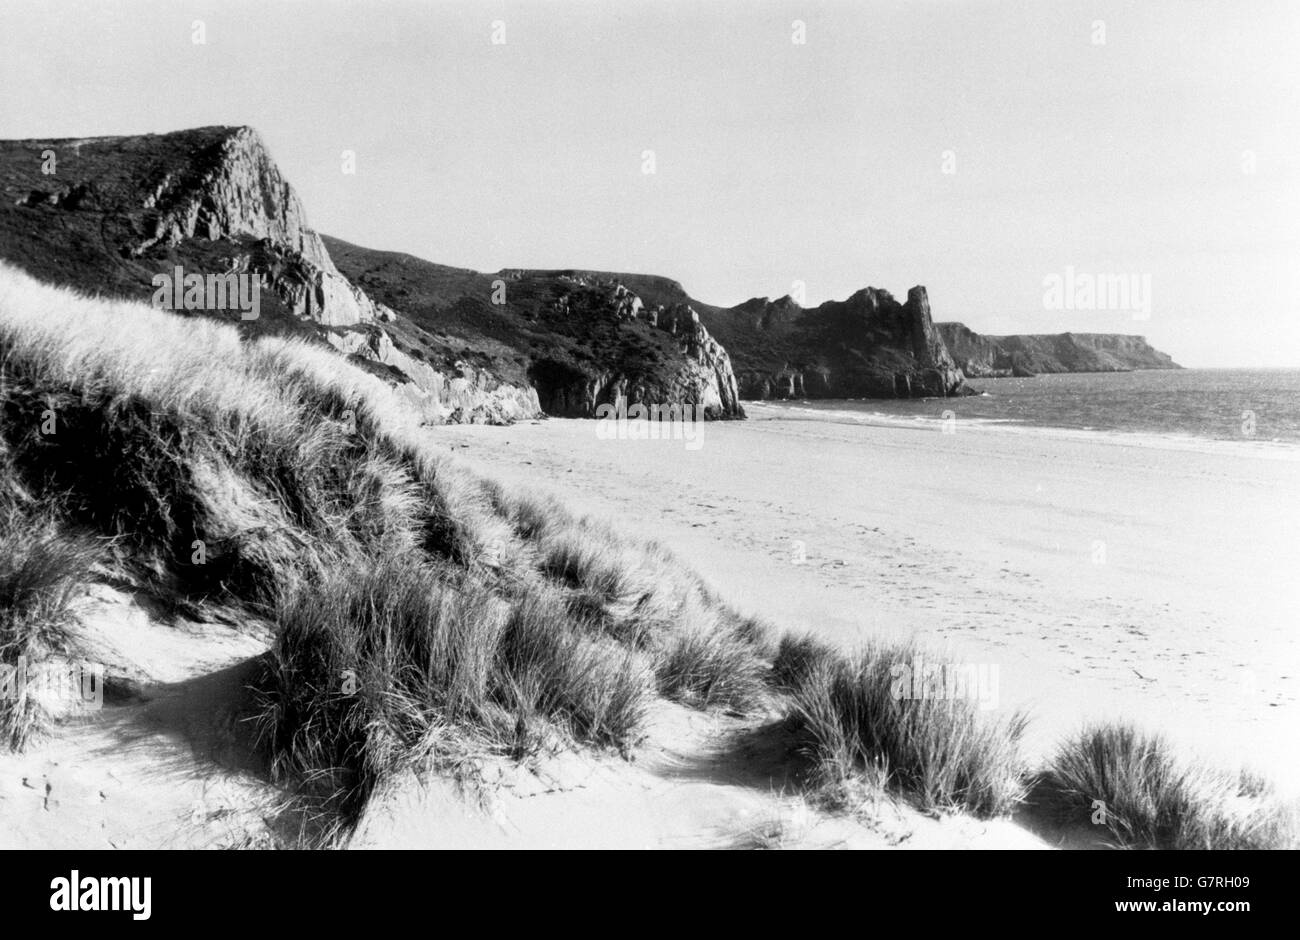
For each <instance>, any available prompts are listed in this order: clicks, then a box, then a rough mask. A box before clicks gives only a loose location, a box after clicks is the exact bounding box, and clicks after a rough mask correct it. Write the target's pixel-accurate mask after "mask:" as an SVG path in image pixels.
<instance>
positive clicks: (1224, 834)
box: [1043, 724, 1300, 849]
mask: <svg viewBox="0 0 1300 940" xmlns="http://www.w3.org/2000/svg"><path fill="white" fill-rule="evenodd" d="M1043 784H1044V788H1045V790H1046V792H1047V794H1048V796H1049V798H1050V799H1052V800H1053V801H1054V802H1055V803H1056V805H1057V808H1058V809H1059V810H1060V812H1061V813H1062V814H1063V815H1064V816H1065V817H1067V818H1074V819H1078V820H1087V821H1090V822H1091V821H1093V820H1097V821H1098V824H1100V825H1104V826H1105V827H1106V828H1107V829H1108V830H1109V831H1110V832H1111V834H1112V835H1114V837H1115V839H1116V841H1117V842H1118V843H1119V844H1120V845H1123V846H1126V847H1137V848H1167V849H1268V848H1296V847H1297V846H1300V826H1298V825H1297V822H1298V820H1297V815H1296V808H1295V807H1293V806H1288V805H1286V804H1285V803H1284V802H1282V801H1280V800H1278V799H1277V798H1276V796H1275V795H1274V793H1273V789H1272V787H1271V786H1270V785H1269V784H1268V783H1267V782H1266V781H1263V780H1261V779H1260V778H1258V777H1256V776H1254V775H1252V774H1247V773H1238V774H1233V773H1228V772H1227V771H1223V770H1220V769H1217V768H1214V767H1210V766H1207V765H1204V764H1199V763H1189V762H1186V761H1183V760H1180V759H1179V758H1178V757H1177V756H1176V754H1175V752H1174V749H1173V748H1172V746H1171V745H1170V744H1169V742H1168V740H1167V739H1165V738H1164V737H1162V736H1160V735H1155V734H1147V733H1145V732H1143V731H1141V730H1139V729H1137V728H1135V727H1133V726H1132V725H1128V724H1106V725H1095V726H1092V727H1089V728H1086V729H1084V730H1083V731H1082V732H1080V733H1079V734H1078V735H1076V736H1075V737H1073V738H1071V739H1070V740H1068V741H1067V742H1066V743H1065V744H1063V745H1062V746H1061V748H1060V749H1059V751H1058V752H1057V754H1056V756H1055V758H1054V759H1053V760H1052V762H1051V764H1050V765H1049V767H1048V770H1047V773H1046V775H1045V778H1044V781H1043Z"/></svg>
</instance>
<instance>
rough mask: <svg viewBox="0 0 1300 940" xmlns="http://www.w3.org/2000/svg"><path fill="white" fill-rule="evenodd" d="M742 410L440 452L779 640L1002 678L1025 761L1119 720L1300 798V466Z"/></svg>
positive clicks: (1233, 455)
mask: <svg viewBox="0 0 1300 940" xmlns="http://www.w3.org/2000/svg"><path fill="white" fill-rule="evenodd" d="M747 408H748V409H749V413H750V416H751V417H750V420H748V421H745V422H728V423H716V424H708V425H706V426H704V427H703V430H702V436H701V437H700V438H699V439H698V440H697V441H695V442H688V441H684V440H680V439H679V440H671V439H670V440H663V439H660V440H629V439H601V437H600V436H599V435H598V433H597V424H596V422H592V421H578V420H562V419H550V420H546V421H544V422H536V423H529V424H520V425H516V426H513V427H509V428H499V427H469V426H449V427H440V428H437V429H436V430H432V431H431V432H430V433H431V434H434V435H436V437H437V439H438V440H439V441H440V442H443V443H445V444H446V445H447V446H448V447H450V448H452V449H453V450H454V452H455V454H456V455H457V457H458V458H460V459H462V460H464V461H465V462H467V463H468V464H470V465H472V466H474V467H475V468H476V469H478V470H480V471H481V472H483V473H484V474H485V475H487V476H490V477H494V478H496V479H498V480H501V481H502V482H503V483H506V484H508V485H511V486H522V487H528V488H531V489H535V490H539V491H543V492H549V493H551V494H553V495H555V496H557V497H559V498H560V499H562V500H564V501H565V502H566V503H567V504H569V505H570V506H572V507H573V508H575V509H578V510H580V511H584V512H588V513H591V514H593V515H597V516H601V517H605V518H608V519H610V520H611V521H613V522H614V523H615V524H616V525H617V526H618V527H619V529H620V530H622V531H625V532H635V533H638V534H642V535H644V536H647V537H652V538H657V539H659V540H661V541H663V542H664V543H665V544H667V545H668V546H670V547H671V548H672V549H673V550H674V551H676V552H677V553H678V554H679V555H680V556H681V557H683V558H684V559H685V560H687V561H688V562H690V563H691V564H693V565H694V566H695V567H696V568H697V569H698V570H699V571H701V572H702V573H703V574H704V575H705V576H706V578H707V579H708V580H709V582H710V583H711V584H712V585H713V586H714V587H715V589H717V590H718V591H719V592H721V593H722V594H723V595H724V596H725V597H726V598H727V599H728V600H730V601H731V602H732V603H734V604H736V605H737V606H738V607H739V608H741V609H742V610H746V611H749V612H753V613H756V614H759V615H761V616H763V617H765V618H767V619H769V620H770V621H771V622H773V623H774V624H776V625H777V626H779V627H780V628H782V629H793V630H804V631H810V632H812V633H815V634H817V635H818V636H821V637H824V638H827V639H831V640H833V641H836V642H839V643H843V644H853V643H854V642H856V641H858V640H860V639H861V638H863V637H866V636H869V635H874V634H882V635H883V634H889V635H915V636H918V637H921V638H923V639H924V640H926V641H927V642H928V643H930V644H933V645H934V647H935V648H936V649H939V650H946V651H948V652H949V653H950V654H951V655H952V656H953V657H954V658H956V659H957V660H958V661H960V662H962V663H965V664H972V665H980V666H983V667H986V674H990V675H991V674H992V673H991V672H990V671H989V670H990V668H991V667H996V670H997V671H996V677H997V682H996V685H995V687H994V691H995V693H996V694H995V697H994V698H992V699H991V700H990V699H987V698H986V699H984V700H982V703H983V704H985V705H986V706H995V707H997V708H1000V709H1007V708H1020V707H1023V708H1026V709H1028V710H1029V711H1030V713H1031V714H1032V717H1033V723H1032V725H1031V728H1030V734H1029V742H1028V743H1029V748H1030V750H1031V754H1032V755H1034V756H1041V755H1043V754H1045V753H1046V752H1047V751H1048V750H1049V749H1050V748H1051V747H1053V746H1054V744H1055V742H1057V741H1058V740H1059V739H1060V738H1061V737H1062V736H1063V735H1065V734H1068V733H1069V732H1070V731H1072V730H1074V729H1077V728H1078V727H1080V726H1081V724H1082V723H1083V722H1085V721H1088V720H1092V719H1105V718H1128V719H1131V720H1134V721H1136V722H1137V723H1139V724H1141V725H1143V726H1146V727H1148V728H1151V729H1154V730H1161V731H1164V732H1165V733H1167V734H1168V735H1169V736H1170V737H1171V738H1173V739H1174V740H1175V741H1176V742H1178V743H1179V744H1180V745H1181V746H1182V747H1183V748H1184V749H1186V750H1188V752H1189V753H1199V754H1203V755H1205V756H1207V757H1211V758H1213V759H1214V760H1215V761H1216V762H1217V763H1227V764H1230V765H1246V766H1249V767H1252V768H1255V769H1258V770H1260V771H1263V772H1265V773H1267V774H1269V775H1270V776H1272V777H1273V778H1274V779H1275V780H1276V782H1277V784H1278V785H1279V787H1280V788H1281V789H1283V790H1284V791H1287V792H1294V791H1296V790H1297V789H1300V787H1298V786H1297V782H1298V781H1300V749H1298V748H1297V741H1298V740H1300V734H1298V733H1297V732H1300V703H1298V701H1297V697H1298V693H1300V637H1298V636H1297V633H1296V630H1295V620H1296V618H1295V614H1296V598H1295V591H1294V587H1293V579H1294V576H1295V572H1296V571H1297V570H1298V567H1300V565H1298V563H1300V543H1297V541H1296V539H1295V537H1294V532H1293V526H1294V524H1295V522H1296V520H1297V519H1300V450H1298V449H1292V448H1288V447H1277V446H1273V447H1267V446H1263V445H1252V444H1248V443H1247V444H1242V445H1240V446H1235V445H1231V444H1223V443H1216V442H1206V443H1204V444H1201V443H1196V442H1188V441H1173V440H1160V439H1154V438H1147V437H1138V436H1135V435H1101V434H1088V433H1067V432H1055V431H1051V430H1037V429H1024V428H1016V429H1012V428H1008V427H1003V426H996V425H978V424H976V423H974V422H966V423H964V424H962V425H961V426H959V427H957V428H955V429H954V433H943V431H942V428H941V425H940V424H939V423H930V422H926V423H917V422H912V423H911V424H902V423H899V424H894V425H890V424H888V423H885V424H876V423H870V422H862V421H847V422H844V423H838V422H835V421H828V420H810V419H809V416H807V415H804V414H801V413H800V412H798V411H797V410H791V409H789V408H786V407H783V406H779V405H748V406H747ZM688 444H689V446H688Z"/></svg>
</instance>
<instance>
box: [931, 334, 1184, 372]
mask: <svg viewBox="0 0 1300 940" xmlns="http://www.w3.org/2000/svg"><path fill="white" fill-rule="evenodd" d="M938 330H939V333H940V335H942V337H943V339H944V342H945V343H946V344H947V346H948V349H949V351H950V352H951V353H952V356H953V358H954V359H955V360H956V362H957V364H958V365H959V366H960V367H961V368H962V371H964V372H965V373H966V375H967V376H969V377H971V378H977V377H978V378H988V377H997V376H1009V375H1017V376H1029V375H1036V374H1038V373H1042V372H1046V373H1052V372H1131V371H1133V370H1135V369H1178V368H1181V367H1180V366H1179V365H1178V364H1177V363H1176V362H1174V360H1173V359H1172V358H1170V357H1169V356H1168V355H1167V354H1165V353H1163V352H1161V351H1160V350H1158V349H1155V348H1153V347H1152V346H1151V345H1150V344H1149V343H1148V342H1147V341H1146V338H1145V337H1142V336H1133V335H1128V334H1123V333H1055V334H1033V333H1031V334H1019V335H1011V336H985V335H981V334H979V333H976V332H975V331H974V330H971V329H970V328H969V327H967V326H966V325H965V324H962V323H940V324H938Z"/></svg>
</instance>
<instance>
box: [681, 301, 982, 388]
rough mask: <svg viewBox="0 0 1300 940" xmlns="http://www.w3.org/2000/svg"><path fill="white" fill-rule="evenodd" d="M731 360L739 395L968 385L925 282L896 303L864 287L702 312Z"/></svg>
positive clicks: (754, 302) (963, 386)
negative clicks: (833, 297)
mask: <svg viewBox="0 0 1300 940" xmlns="http://www.w3.org/2000/svg"><path fill="white" fill-rule="evenodd" d="M701 315H702V317H704V320H705V323H706V324H707V325H708V326H709V328H710V329H711V330H712V331H713V333H714V335H716V336H717V337H718V339H719V340H720V341H721V342H722V343H723V344H724V345H725V346H726V347H727V349H728V350H730V352H731V354H732V357H733V358H734V360H735V363H736V374H737V379H738V383H739V389H740V395H741V398H746V399H751V398H752V399H766V398H920V397H943V396H949V395H960V394H964V393H966V392H967V391H968V390H967V389H966V387H965V383H964V376H963V375H962V372H961V369H960V368H959V367H958V365H957V363H956V362H954V361H953V358H952V357H951V356H950V355H949V354H948V349H947V347H946V346H945V344H944V341H943V337H942V336H941V335H940V334H939V332H938V331H937V330H936V329H935V326H934V323H933V321H932V319H931V315H930V301H929V298H928V296H927V295H926V291H925V288H924V287H913V288H912V289H911V290H909V291H908V293H907V300H906V301H905V302H903V303H899V302H898V301H897V300H896V299H895V298H894V297H893V295H892V294H890V293H889V292H888V291H886V290H880V289H877V288H874V287H867V288H864V289H862V290H860V291H858V292H857V293H855V294H853V295H852V296H851V297H849V298H848V299H846V300H842V301H828V302H826V303H824V304H821V305H820V306H818V307H814V308H809V309H805V308H802V307H800V306H799V305H798V304H797V303H795V301H794V300H793V299H791V298H790V297H782V298H780V299H779V300H775V301H773V300H768V299H767V298H755V299H753V300H748V301H746V302H744V303H742V304H739V305H737V306H735V307H730V308H709V310H708V312H707V313H702V314H701Z"/></svg>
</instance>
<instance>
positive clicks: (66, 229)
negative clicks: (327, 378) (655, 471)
mask: <svg viewBox="0 0 1300 940" xmlns="http://www.w3.org/2000/svg"><path fill="white" fill-rule="evenodd" d="M0 257H4V258H7V259H9V260H11V261H14V262H15V263H17V264H19V265H20V266H22V267H24V268H26V269H27V270H28V271H29V272H30V273H32V274H34V275H36V276H37V277H40V278H42V279H44V280H47V281H51V282H54V283H65V284H71V285H73V286H76V287H80V288H82V289H85V290H89V291H94V292H99V293H106V294H117V295H120V296H127V297H142V298H146V299H147V298H152V297H153V296H154V294H155V285H154V282H153V278H154V276H155V275H158V274H166V275H172V274H173V272H178V273H184V274H185V275H186V276H189V275H192V274H198V275H200V276H201V277H210V276H214V275H215V276H221V277H225V276H227V275H231V274H233V275H240V276H242V275H249V276H251V277H253V278H256V280H257V283H258V286H259V288H260V292H259V301H260V304H259V309H258V310H257V311H256V312H255V318H249V317H247V316H241V314H240V312H238V311H234V312H232V311H231V310H230V309H225V308H217V307H213V306H212V305H210V304H208V303H203V304H200V305H199V306H198V308H197V309H194V310H191V311H188V312H189V313H190V314H192V315H208V316H214V317H220V318H227V319H234V320H235V321H237V322H238V323H239V326H240V328H241V330H242V331H243V332H245V333H246V334H247V335H258V334H263V333H268V332H273V333H286V332H287V333H291V334H295V335H301V336H303V337H307V338H311V339H314V340H319V341H325V342H328V343H330V344H331V345H333V346H334V347H335V348H338V349H340V351H343V352H345V353H346V354H348V355H351V356H354V357H356V358H358V359H360V360H364V361H366V362H369V363H371V364H372V366H373V371H376V372H377V373H378V374H380V375H382V376H383V377H385V378H386V379H388V380H389V381H390V382H393V383H394V384H399V385H402V386H406V388H405V389H404V394H405V395H406V397H407V398H408V399H410V400H411V401H412V402H413V403H414V404H416V405H417V406H418V407H419V408H420V409H421V410H422V412H423V413H424V414H425V415H426V417H427V418H428V419H429V420H432V421H447V420H452V421H490V422H505V421H511V420H516V419H520V418H531V417H535V416H537V415H539V414H540V406H539V404H538V402H537V397H536V392H535V391H534V390H533V389H532V388H531V387H529V386H528V385H527V384H523V385H511V384H510V383H508V382H505V381H503V380H502V379H501V378H500V377H499V376H497V375H494V374H493V373H492V372H491V371H490V370H486V369H483V368H480V367H476V366H475V365H474V364H472V363H469V362H466V361H464V360H462V359H457V358H455V357H452V358H446V357H443V358H440V359H438V360H436V361H430V360H427V359H425V358H423V357H421V356H420V355H419V354H418V352H417V351H413V350H409V349H406V350H404V349H402V348H399V346H398V345H397V344H395V343H394V342H393V336H392V335H390V331H394V324H396V323H398V321H400V320H401V319H402V315H401V314H400V313H399V312H398V311H395V310H393V309H392V308H390V307H387V306H385V305H383V304H378V303H376V302H375V301H374V300H372V299H371V298H370V296H369V295H367V294H366V292H365V291H364V290H362V289H361V288H359V287H358V286H357V285H355V284H353V283H352V282H351V281H349V280H348V278H347V277H345V276H344V275H343V274H341V273H340V272H339V270H338V269H337V268H336V267H335V265H334V262H333V259H332V258H331V257H330V254H329V251H328V250H327V249H326V247H325V245H324V243H323V242H322V240H321V238H320V236H319V235H318V234H317V233H316V232H315V231H314V230H313V229H312V228H311V227H310V226H309V224H308V222H307V217H306V213H305V212H304V210H303V207H302V204H301V202H300V201H299V199H298V196H297V194H296V193H295V192H294V190H293V188H292V187H291V186H290V185H289V183H288V182H287V181H286V180H285V179H284V178H283V176H282V175H281V173H280V171H279V169H278V167H277V166H276V165H275V162H274V160H272V159H271V156H270V154H269V153H268V152H267V149H266V147H265V145H264V144H263V142H262V140H261V138H260V137H259V136H258V135H257V133H256V132H255V131H254V130H253V129H252V128H248V127H207V128H198V129H195V130H189V131H180V132H177V133H173V134H162V135H144V136H139V137H98V138H80V139H64V140H21V141H2V142H0Z"/></svg>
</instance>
